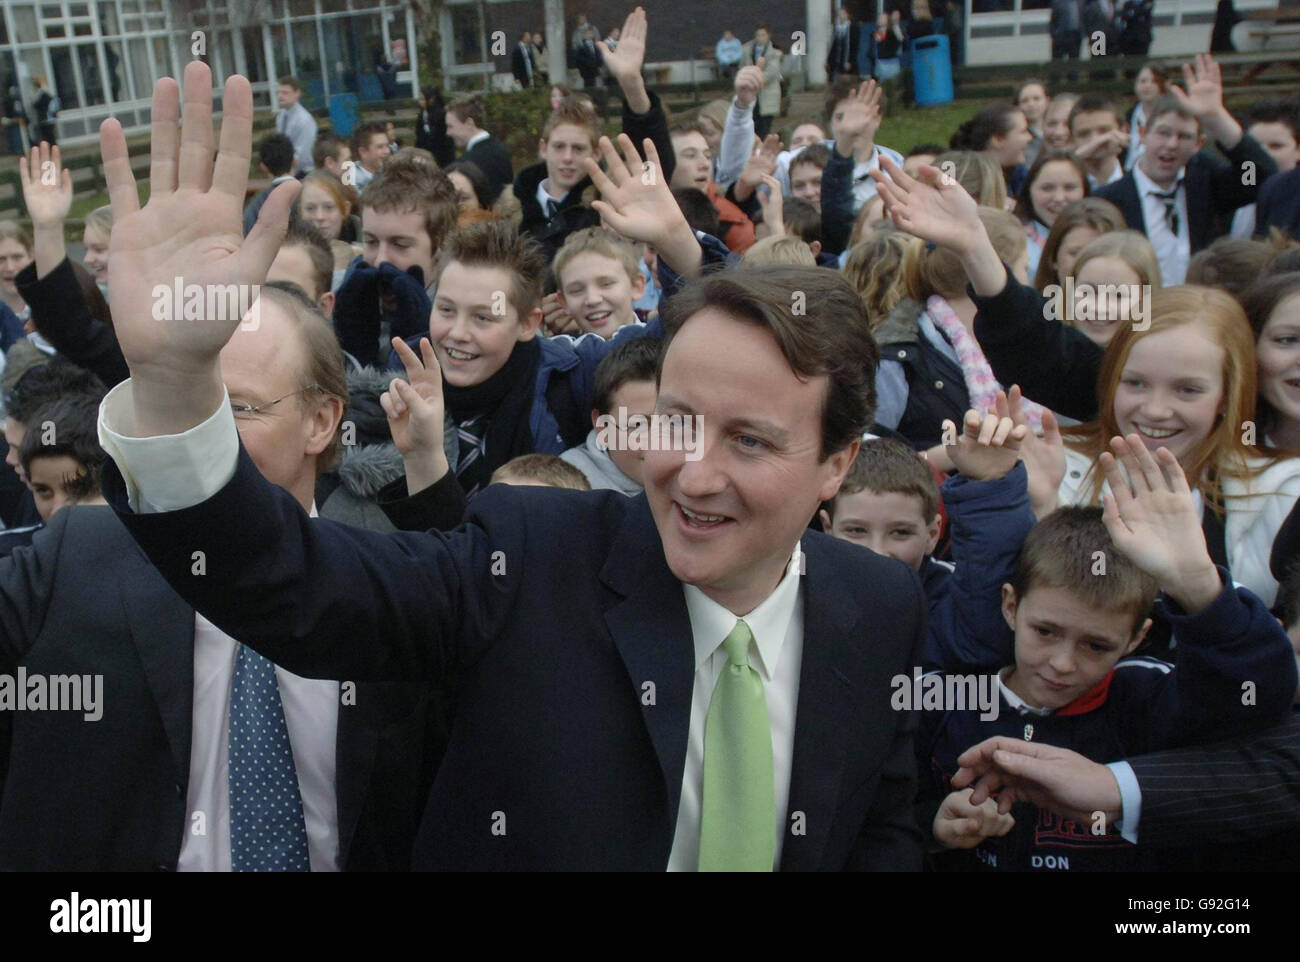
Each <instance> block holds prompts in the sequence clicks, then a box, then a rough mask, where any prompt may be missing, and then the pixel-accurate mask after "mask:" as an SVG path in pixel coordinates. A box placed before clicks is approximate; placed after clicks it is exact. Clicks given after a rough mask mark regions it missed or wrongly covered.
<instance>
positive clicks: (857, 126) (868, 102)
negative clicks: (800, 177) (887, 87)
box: [835, 80, 883, 157]
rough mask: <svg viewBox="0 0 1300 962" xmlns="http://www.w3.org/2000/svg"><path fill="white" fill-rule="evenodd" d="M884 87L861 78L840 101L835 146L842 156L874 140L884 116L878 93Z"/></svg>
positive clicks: (849, 154)
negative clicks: (859, 84) (851, 94)
mask: <svg viewBox="0 0 1300 962" xmlns="http://www.w3.org/2000/svg"><path fill="white" fill-rule="evenodd" d="M882 94H883V91H882V90H881V88H880V87H879V86H878V85H877V84H876V82H875V81H874V80H866V81H863V83H862V84H861V86H859V87H858V89H857V90H856V91H855V92H854V94H853V96H852V97H849V98H848V99H847V100H843V101H841V102H840V104H839V106H838V107H837V108H836V110H837V111H838V112H839V114H840V119H839V123H838V124H837V130H838V133H837V136H836V138H835V150H836V152H837V153H839V154H840V156H842V157H848V156H851V155H852V154H853V153H854V152H855V151H857V150H859V149H861V148H864V147H867V146H870V145H871V144H873V143H875V140H876V131H877V130H879V129H880V120H881V117H882V116H883V111H882V107H881V97H882Z"/></svg>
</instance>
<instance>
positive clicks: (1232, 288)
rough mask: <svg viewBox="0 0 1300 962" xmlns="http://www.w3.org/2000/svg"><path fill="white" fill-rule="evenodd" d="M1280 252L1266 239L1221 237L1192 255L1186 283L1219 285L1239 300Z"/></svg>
mask: <svg viewBox="0 0 1300 962" xmlns="http://www.w3.org/2000/svg"><path fill="white" fill-rule="evenodd" d="M1277 255H1278V251H1277V249H1276V248H1274V247H1273V246H1272V245H1270V244H1268V243H1267V242H1265V241H1257V240H1247V239H1245V238H1244V237H1220V238H1218V239H1216V240H1215V241H1214V242H1213V243H1212V244H1210V246H1209V247H1207V248H1205V249H1204V250H1202V251H1199V252H1198V253H1196V254H1195V255H1193V256H1192V259H1191V260H1190V261H1189V262H1188V264H1187V276H1186V278H1185V279H1184V281H1183V283H1184V284H1204V285H1205V286H1206V287H1217V288H1219V290H1222V291H1227V292H1228V293H1229V294H1231V295H1232V296H1233V297H1235V298H1237V299H1238V300H1240V299H1241V295H1242V294H1244V293H1245V292H1246V288H1248V287H1250V286H1251V284H1253V283H1254V282H1255V281H1257V280H1259V278H1260V276H1261V275H1263V274H1264V273H1266V272H1267V271H1268V268H1269V265H1270V264H1272V263H1273V260H1274V258H1276V257H1277Z"/></svg>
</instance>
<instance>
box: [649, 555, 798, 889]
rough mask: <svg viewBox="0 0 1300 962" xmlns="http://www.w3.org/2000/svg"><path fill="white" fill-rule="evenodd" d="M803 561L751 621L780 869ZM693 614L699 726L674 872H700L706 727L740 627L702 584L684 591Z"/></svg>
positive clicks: (694, 715)
mask: <svg viewBox="0 0 1300 962" xmlns="http://www.w3.org/2000/svg"><path fill="white" fill-rule="evenodd" d="M800 561H801V558H800V555H799V554H798V553H795V554H794V556H793V557H791V559H790V563H789V565H787V566H786V569H785V576H784V577H783V578H782V579H781V583H780V584H778V585H777V586H776V588H775V589H774V590H773V591H772V593H771V594H770V595H768V597H767V599H766V600H765V601H764V602H763V603H762V604H760V605H759V606H758V607H757V608H755V609H754V610H753V611H751V612H749V613H748V614H747V615H744V621H745V624H747V625H748V626H749V629H750V631H751V632H752V633H753V635H754V641H753V643H752V644H751V645H750V646H749V663H750V665H752V666H753V667H754V669H755V670H756V671H757V672H758V673H759V676H760V677H761V678H762V679H763V688H764V691H765V693H766V698H767V717H768V722H769V724H770V725H771V729H772V776H773V778H772V790H773V796H774V798H773V801H774V803H775V805H774V808H775V811H776V823H775V825H773V831H774V832H775V833H776V848H775V849H774V855H773V857H774V858H775V865H774V866H773V867H776V866H779V865H780V864H781V846H782V843H783V842H784V840H785V832H786V809H787V807H788V805H789V801H790V768H791V763H792V761H793V759H794V723H795V709H796V707H797V706H798V703H799V669H800V666H801V665H802V664H803V592H802V589H801V579H800V575H799V566H800ZM682 588H683V590H684V591H685V592H686V611H687V614H688V615H689V616H690V620H691V635H692V636H693V637H694V639H695V688H694V692H693V694H692V696H691V723H690V732H689V735H688V738H687V743H686V768H685V769H684V770H683V772H682V798H681V803H680V804H679V805H678V808H677V827H676V830H675V831H674V832H673V847H672V852H671V853H670V854H669V856H668V871H670V872H694V871H695V870H696V869H697V868H698V867H699V861H700V817H701V812H702V798H703V794H704V728H705V722H706V721H707V720H708V717H709V703H710V701H712V699H713V689H714V688H715V687H716V686H717V683H718V677H719V676H720V675H721V674H722V672H723V671H724V670H725V669H726V667H727V652H726V650H725V649H724V648H723V647H722V642H723V641H724V640H725V639H726V637H727V635H729V634H731V629H733V628H734V627H736V621H737V620H738V619H737V617H736V616H735V615H734V614H732V613H731V612H730V611H728V610H727V609H726V608H724V607H722V605H720V604H718V603H717V602H716V601H713V600H712V599H711V598H709V597H708V596H707V595H706V594H705V593H704V592H703V591H701V590H700V589H699V588H696V587H695V586H694V585H683V586H682Z"/></svg>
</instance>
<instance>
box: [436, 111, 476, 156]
mask: <svg viewBox="0 0 1300 962" xmlns="http://www.w3.org/2000/svg"><path fill="white" fill-rule="evenodd" d="M444 119H445V120H446V121H447V136H448V137H450V138H451V142H452V143H454V144H455V145H456V149H457V150H464V149H465V145H466V144H467V143H469V139H470V138H471V137H473V136H474V135H475V134H477V133H478V125H477V124H476V123H474V121H472V120H464V119H462V118H461V116H460V115H459V114H457V113H456V111H454V110H451V109H450V108H448V110H447V112H446V114H445V115H444Z"/></svg>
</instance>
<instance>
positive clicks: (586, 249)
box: [551, 227, 641, 290]
mask: <svg viewBox="0 0 1300 962" xmlns="http://www.w3.org/2000/svg"><path fill="white" fill-rule="evenodd" d="M579 254H599V255H600V256H601V257H605V258H608V259H609V260H612V261H618V264H619V266H620V267H622V268H623V270H624V271H626V272H627V279H628V280H629V281H631V282H632V283H636V279H637V278H638V277H640V276H641V266H640V264H638V263H637V260H638V259H637V253H636V249H635V248H634V247H633V246H632V245H631V244H630V243H628V242H627V240H625V239H624V238H623V237H622V235H620V234H616V233H614V232H613V231H612V230H610V229H609V228H607V227H584V228H583V229H582V230H578V231H574V232H573V233H572V234H570V235H569V236H568V237H566V238H565V239H564V245H563V246H562V247H561V248H560V249H559V251H558V252H557V253H556V255H555V259H554V260H553V261H551V273H552V274H553V275H554V277H555V286H556V287H558V288H560V289H561V290H563V288H564V280H563V276H564V269H565V268H566V267H568V266H569V261H571V260H573V259H574V258H575V257H577V256H578V255H579Z"/></svg>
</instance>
